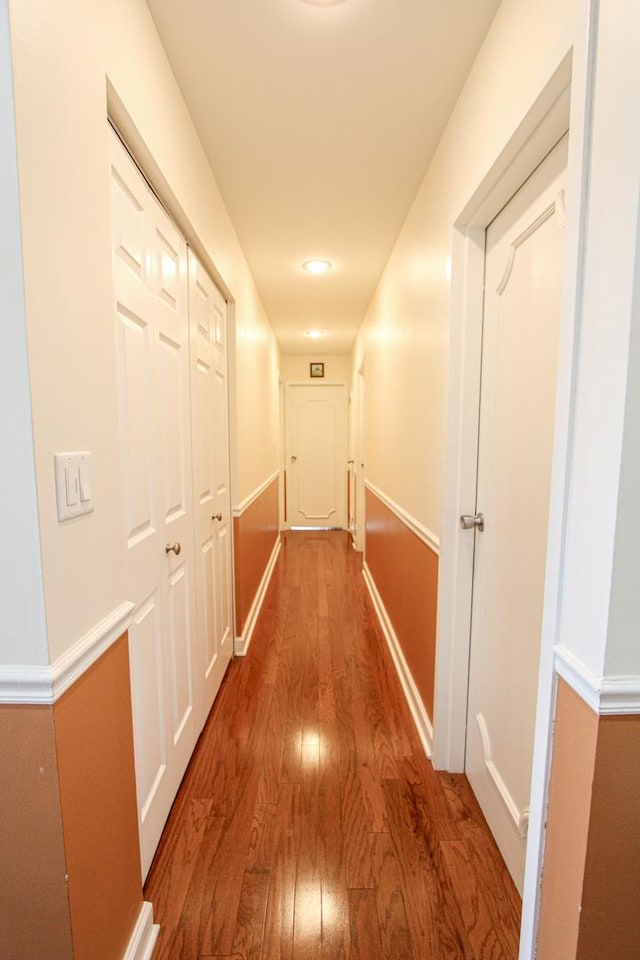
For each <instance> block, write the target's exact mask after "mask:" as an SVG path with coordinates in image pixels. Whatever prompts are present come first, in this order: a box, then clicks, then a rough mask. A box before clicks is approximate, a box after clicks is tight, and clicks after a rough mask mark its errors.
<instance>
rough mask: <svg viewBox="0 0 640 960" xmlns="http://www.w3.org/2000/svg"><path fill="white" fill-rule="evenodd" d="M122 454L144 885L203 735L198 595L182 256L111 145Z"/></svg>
mask: <svg viewBox="0 0 640 960" xmlns="http://www.w3.org/2000/svg"><path fill="white" fill-rule="evenodd" d="M111 210H112V239H113V271H114V292H115V299H116V307H115V317H116V337H117V364H118V380H119V405H120V410H119V414H120V415H119V426H120V453H121V461H122V487H123V501H124V515H125V531H124V548H125V549H124V552H125V557H126V561H125V562H126V567H127V583H128V590H129V599H131V600H132V601H133V602H134V603H135V604H136V609H135V612H134V615H133V623H132V625H131V627H130V630H129V646H130V658H131V684H132V701H133V725H134V742H135V756H136V780H137V790H138V807H139V826H140V843H141V857H142V869H143V874H144V875H146V873H147V871H148V868H149V866H150V864H151V860H152V858H153V854H154V852H155V849H156V846H157V843H158V840H159V838H160V834H161V832H162V828H163V826H164V823H165V820H166V818H167V815H168V813H169V810H170V808H171V804H172V802H173V799H174V797H175V794H176V791H177V789H178V786H179V784H180V780H181V779H182V775H183V773H184V770H185V768H186V765H187V763H188V761H189V758H190V756H191V753H192V751H193V748H194V746H195V742H196V739H197V737H198V734H199V732H200V729H201V717H200V715H199V711H198V709H197V703H196V691H195V682H194V679H195V671H194V666H195V662H194V661H195V650H194V634H195V588H194V583H193V580H194V561H193V510H192V488H191V433H190V397H189V327H188V302H187V250H186V244H185V241H184V239H183V237H182V236H181V235H180V233H179V231H178V230H177V228H176V227H175V225H174V224H173V223H172V221H171V220H170V218H169V217H168V216H167V214H166V213H165V211H164V210H163V209H162V207H161V206H160V204H159V203H158V201H157V199H156V198H155V197H154V195H153V194H152V193H151V191H150V189H149V187H148V186H147V184H146V183H145V181H144V179H143V178H142V176H141V175H140V173H139V171H138V169H137V168H136V166H135V165H134V163H133V161H132V160H131V158H130V157H129V155H128V153H127V152H126V150H125V149H124V148H123V146H122V144H121V143H120V141H119V140H118V138H117V137H116V136H115V134H114V135H113V136H112V138H111Z"/></svg>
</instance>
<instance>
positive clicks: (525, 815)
mask: <svg viewBox="0 0 640 960" xmlns="http://www.w3.org/2000/svg"><path fill="white" fill-rule="evenodd" d="M476 723H477V724H478V730H479V731H480V739H481V740H482V753H483V755H484V765H485V767H486V768H487V772H488V774H489V776H490V777H491V779H492V780H493V783H494V785H495V788H496V790H497V791H498V793H499V794H500V798H501V799H502V801H503V803H504V805H505V807H506V808H507V810H508V812H509V816H510V817H511V819H512V820H513V822H514V824H515V826H516V830H517V831H518V833H519V834H520V836H521V837H522V839H523V840H526V837H527V829H528V827H529V807H524V808H523V809H522V810H520V808H519V807H518V804H517V803H516V802H515V800H514V799H513V797H512V796H511V793H510V791H509V788H508V787H507V785H506V783H505V782H504V780H503V779H502V777H501V776H500V771H499V770H498V768H497V767H496V765H495V763H494V762H493V754H492V751H491V738H490V737H489V730H488V729H487V724H486V722H485V719H484V717H483V715H482V714H481V713H477V714H476Z"/></svg>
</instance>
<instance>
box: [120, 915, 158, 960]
mask: <svg viewBox="0 0 640 960" xmlns="http://www.w3.org/2000/svg"><path fill="white" fill-rule="evenodd" d="M159 933H160V927H159V926H158V924H157V923H154V922H153V907H152V905H151V904H150V903H148V902H147V901H146V900H145V901H144V903H143V904H142V906H141V908H140V913H139V914H138V919H137V921H136V925H135V927H134V929H133V933H132V934H131V939H130V940H129V944H128V946H127V949H126V951H125V954H124V957H123V958H122V960H151V954H152V953H153V948H154V946H155V943H156V940H157V939H158V934H159Z"/></svg>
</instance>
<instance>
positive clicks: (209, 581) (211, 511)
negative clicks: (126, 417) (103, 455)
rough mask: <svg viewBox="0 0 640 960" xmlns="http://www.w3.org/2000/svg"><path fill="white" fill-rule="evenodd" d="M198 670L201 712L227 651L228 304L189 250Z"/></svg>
mask: <svg viewBox="0 0 640 960" xmlns="http://www.w3.org/2000/svg"><path fill="white" fill-rule="evenodd" d="M189 318H190V319H189V322H190V327H191V407H192V437H193V482H194V489H193V500H194V504H195V531H196V533H195V535H196V584H197V653H198V656H197V671H198V678H199V680H198V686H199V688H200V689H201V691H202V695H203V698H204V704H203V708H204V709H203V712H204V716H205V717H206V715H207V714H208V712H209V710H210V709H211V705H212V703H213V700H214V697H215V695H216V693H217V691H218V688H219V686H220V683H221V681H222V678H223V676H224V673H225V670H226V669H227V666H228V665H229V661H230V660H231V657H232V654H233V632H234V631H233V602H232V600H233V597H232V591H233V580H232V552H231V497H230V489H229V411H228V384H227V304H226V302H225V299H224V297H223V295H222V294H221V293H220V291H219V290H218V288H217V287H216V286H215V284H214V283H213V281H212V280H211V278H210V277H209V275H208V274H207V272H206V271H205V270H204V268H203V267H202V265H201V264H200V263H199V261H198V259H197V257H196V256H195V254H194V253H193V251H192V250H189Z"/></svg>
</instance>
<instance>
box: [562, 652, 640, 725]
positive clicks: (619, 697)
mask: <svg viewBox="0 0 640 960" xmlns="http://www.w3.org/2000/svg"><path fill="white" fill-rule="evenodd" d="M554 652H555V669H556V673H557V674H558V676H559V677H562V679H563V680H564V681H565V682H566V683H568V684H569V686H570V687H571V689H572V690H574V691H575V692H576V693H577V694H578V696H579V697H581V698H582V699H583V700H584V701H585V703H586V704H588V706H590V707H591V709H592V710H593V711H594V712H595V713H598V714H600V716H603V717H606V716H633V715H635V714H640V676H626V677H624V676H611V677H600V676H598V675H597V674H596V673H594V672H593V670H591V669H590V668H589V667H588V666H587V665H586V664H585V663H584V662H583V661H582V660H581V659H580V658H579V657H577V656H576V655H575V653H572V652H571V650H569V649H568V648H567V647H565V646H564V645H563V644H561V643H559V644H557V645H556V647H555V648H554Z"/></svg>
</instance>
